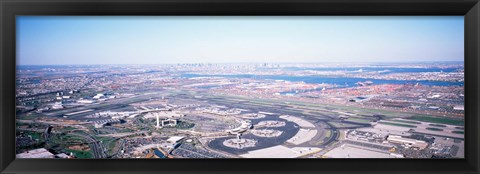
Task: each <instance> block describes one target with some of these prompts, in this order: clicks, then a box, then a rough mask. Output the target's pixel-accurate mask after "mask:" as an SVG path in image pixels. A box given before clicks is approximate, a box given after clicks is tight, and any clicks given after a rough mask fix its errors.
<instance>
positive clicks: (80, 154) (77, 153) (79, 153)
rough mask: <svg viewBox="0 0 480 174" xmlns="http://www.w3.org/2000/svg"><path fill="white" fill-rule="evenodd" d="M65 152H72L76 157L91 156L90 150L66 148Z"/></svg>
mask: <svg viewBox="0 0 480 174" xmlns="http://www.w3.org/2000/svg"><path fill="white" fill-rule="evenodd" d="M65 151H66V152H68V153H70V152H72V153H73V155H74V156H76V157H77V158H92V153H90V151H80V150H71V149H66V150H65Z"/></svg>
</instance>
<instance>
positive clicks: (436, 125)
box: [428, 124, 447, 127]
mask: <svg viewBox="0 0 480 174" xmlns="http://www.w3.org/2000/svg"><path fill="white" fill-rule="evenodd" d="M428 125H430V126H433V127H447V126H445V125H443V124H428Z"/></svg>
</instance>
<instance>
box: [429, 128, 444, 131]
mask: <svg viewBox="0 0 480 174" xmlns="http://www.w3.org/2000/svg"><path fill="white" fill-rule="evenodd" d="M425 129H427V130H432V131H443V129H439V128H435V127H427V128H425Z"/></svg>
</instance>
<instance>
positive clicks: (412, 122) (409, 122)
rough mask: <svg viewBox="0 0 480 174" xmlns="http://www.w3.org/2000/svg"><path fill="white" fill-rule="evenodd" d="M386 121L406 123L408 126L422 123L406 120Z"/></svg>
mask: <svg viewBox="0 0 480 174" xmlns="http://www.w3.org/2000/svg"><path fill="white" fill-rule="evenodd" d="M388 121H391V122H399V123H408V124H422V123H420V122H416V121H407V120H388Z"/></svg>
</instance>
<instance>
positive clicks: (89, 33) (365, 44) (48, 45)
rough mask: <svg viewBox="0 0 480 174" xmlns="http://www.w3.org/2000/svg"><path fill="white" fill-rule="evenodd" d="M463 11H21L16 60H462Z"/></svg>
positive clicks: (25, 62) (43, 62)
mask: <svg viewBox="0 0 480 174" xmlns="http://www.w3.org/2000/svg"><path fill="white" fill-rule="evenodd" d="M463 20H464V18H463V16H410V17H405V16H402V17H400V16H388V17H387V16H384V17H373V16H369V17H353V16H350V17H349V16H346V17H333V16H328V17H327V16H317V17H314V16H309V17H305V16H302V17H300V16H299V17H191V16H190V17H180V16H178V17H161V16H156V17H155V16H149V17H140V16H138V17H119V16H115V17H114V16H82V17H76V16H69V17H67V16H17V65H76V64H185V63H295V62H298V63H322V62H338V63H348V62H431V61H464V21H463Z"/></svg>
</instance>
